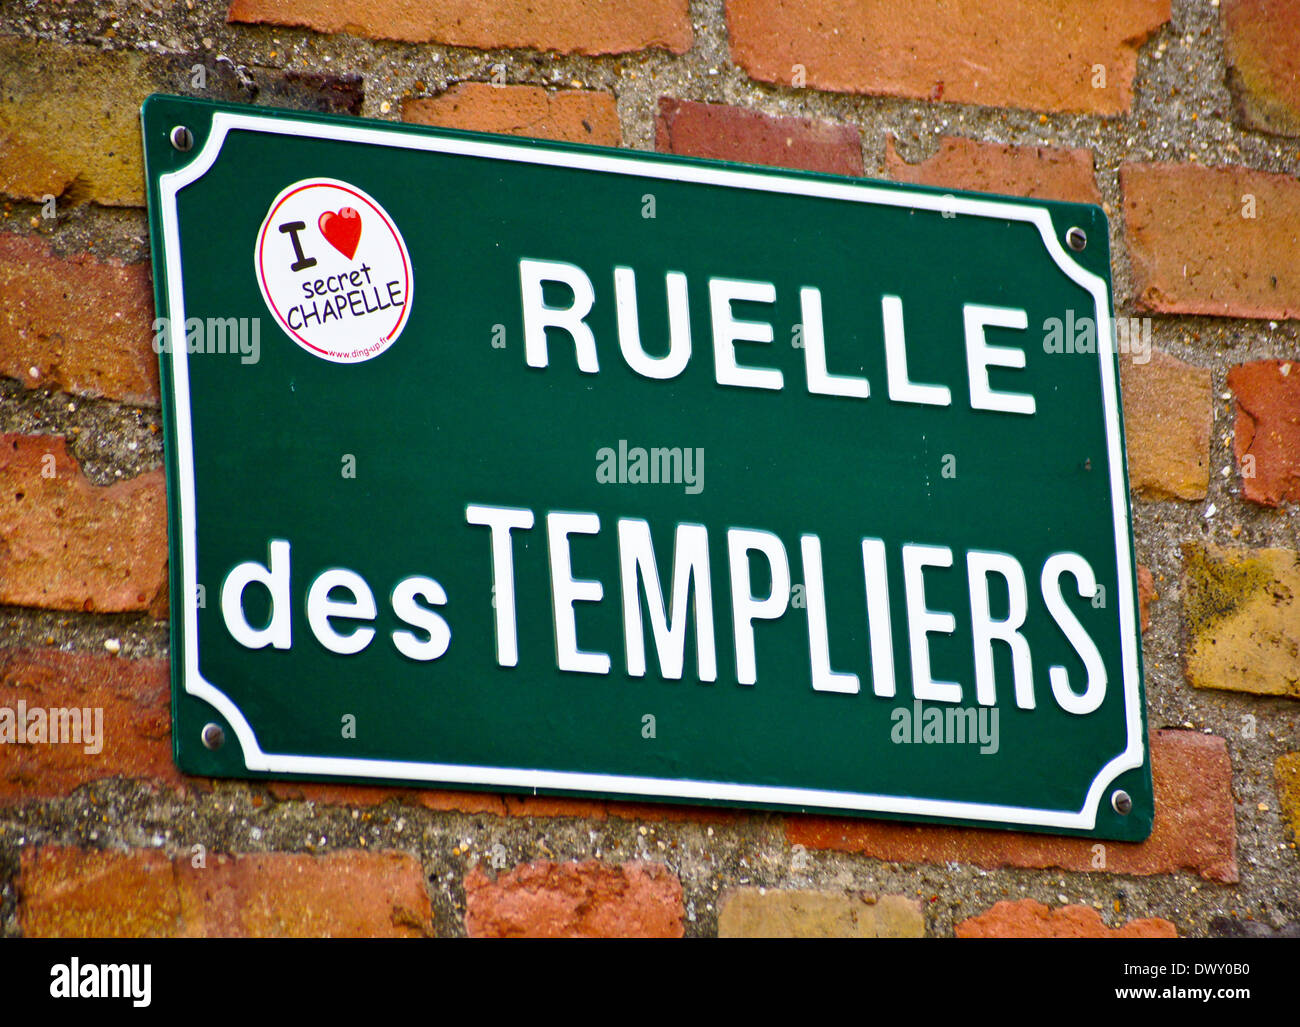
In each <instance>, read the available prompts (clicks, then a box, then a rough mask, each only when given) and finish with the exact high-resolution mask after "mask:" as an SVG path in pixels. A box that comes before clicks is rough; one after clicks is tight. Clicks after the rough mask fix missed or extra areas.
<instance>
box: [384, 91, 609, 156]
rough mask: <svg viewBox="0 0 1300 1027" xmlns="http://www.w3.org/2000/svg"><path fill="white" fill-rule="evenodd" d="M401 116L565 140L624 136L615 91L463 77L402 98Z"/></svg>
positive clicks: (449, 125)
mask: <svg viewBox="0 0 1300 1027" xmlns="http://www.w3.org/2000/svg"><path fill="white" fill-rule="evenodd" d="M402 120H403V121H410V122H413V123H415V124H417V125H441V126H442V127H443V128H464V129H471V130H473V131H478V132H499V133H503V134H505V135H513V136H532V137H533V138H536V139H558V140H560V141H562V142H567V143H595V144H597V145H599V146H618V145H620V144H621V143H622V142H623V132H622V129H621V128H620V127H619V122H618V108H617V106H616V105H615V103H614V96H613V94H612V93H602V92H599V91H596V90H590V89H559V90H556V91H554V92H548V91H547V90H545V89H543V88H542V87H541V86H494V85H489V84H488V83H486V82H461V83H458V84H457V85H454V86H452V87H451V88H450V89H448V90H447V91H446V92H445V93H442V94H441V95H439V96H428V97H416V98H413V99H406V100H403V101H402Z"/></svg>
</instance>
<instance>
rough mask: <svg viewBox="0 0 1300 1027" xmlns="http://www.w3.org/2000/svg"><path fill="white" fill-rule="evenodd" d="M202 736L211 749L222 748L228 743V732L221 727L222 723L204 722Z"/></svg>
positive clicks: (204, 742)
mask: <svg viewBox="0 0 1300 1027" xmlns="http://www.w3.org/2000/svg"><path fill="white" fill-rule="evenodd" d="M200 737H201V738H202V739H203V744H204V745H206V746H207V747H208V748H209V749H220V748H221V747H222V746H223V745H225V744H226V732H225V731H223V730H222V729H221V725H220V724H204V725H203V733H202V735H201V736H200Z"/></svg>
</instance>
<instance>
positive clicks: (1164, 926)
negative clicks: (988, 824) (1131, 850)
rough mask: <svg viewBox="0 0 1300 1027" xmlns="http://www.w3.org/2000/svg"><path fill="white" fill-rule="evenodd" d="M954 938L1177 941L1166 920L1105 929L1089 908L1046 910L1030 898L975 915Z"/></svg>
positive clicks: (1174, 928)
mask: <svg viewBox="0 0 1300 1027" xmlns="http://www.w3.org/2000/svg"><path fill="white" fill-rule="evenodd" d="M957 937H958V938H1177V937H1178V928H1176V927H1175V926H1174V925H1173V924H1172V923H1170V922H1169V921H1168V920H1161V919H1159V918H1151V919H1147V920H1130V921H1129V922H1128V923H1126V924H1124V925H1123V926H1122V927H1107V926H1106V923H1105V921H1103V920H1102V918H1101V914H1100V913H1098V912H1097V911H1096V910H1095V909H1093V908H1092V907H1091V906H1062V907H1060V908H1059V909H1049V908H1048V907H1047V906H1044V905H1043V904H1042V903H1041V902H1035V901H1034V900H1033V899H1021V900H1020V901H1019V902H999V903H997V904H996V905H994V906H993V908H992V909H990V910H988V911H987V912H985V913H981V914H980V915H979V916H973V917H970V918H969V919H967V920H963V921H962V922H961V923H959V924H958V925H957Z"/></svg>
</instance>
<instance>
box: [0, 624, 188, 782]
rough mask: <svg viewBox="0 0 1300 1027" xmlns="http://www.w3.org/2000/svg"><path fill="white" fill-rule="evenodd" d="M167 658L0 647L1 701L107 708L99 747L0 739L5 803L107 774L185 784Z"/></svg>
mask: <svg viewBox="0 0 1300 1027" xmlns="http://www.w3.org/2000/svg"><path fill="white" fill-rule="evenodd" d="M170 696H171V693H170V677H169V674H168V664H167V661H166V660H157V659H143V660H128V659H125V658H122V657H116V656H109V655H107V654H101V653H77V652H72V653H65V652H59V651H57V650H53V649H0V706H3V707H6V708H8V709H12V710H16V709H17V706H18V701H19V700H20V699H21V700H24V701H25V702H26V703H27V708H28V709H34V708H37V707H40V708H43V709H47V710H48V709H51V708H56V709H57V708H71V707H77V708H79V709H85V708H90V709H92V710H94V709H102V710H103V728H102V734H101V737H100V742H101V744H102V748H101V750H100V751H99V752H98V753H88V752H86V751H85V748H84V745H73V744H68V743H59V744H57V745H52V744H48V743H46V744H38V743H28V744H23V745H18V744H16V743H15V744H5V745H0V806H3V805H6V804H11V803H21V802H25V801H27V800H29V799H37V798H40V799H45V798H58V797H60V796H63V795H66V794H68V793H69V792H71V791H72V790H73V789H74V788H77V787H79V786H81V785H83V784H86V783H88V782H90V781H98V780H100V779H102V778H110V777H127V778H146V779H149V780H152V781H156V782H162V783H165V784H168V785H180V784H181V782H182V780H183V779H182V778H181V775H180V773H179V772H178V771H177V770H176V767H175V765H174V764H173V763H172V755H171V709H170Z"/></svg>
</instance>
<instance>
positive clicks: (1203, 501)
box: [0, 0, 1300, 937]
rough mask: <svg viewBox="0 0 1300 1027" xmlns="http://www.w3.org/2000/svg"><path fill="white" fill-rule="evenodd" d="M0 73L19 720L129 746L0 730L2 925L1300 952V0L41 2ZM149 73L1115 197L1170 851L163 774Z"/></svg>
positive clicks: (8, 7) (7, 670) (1150, 682)
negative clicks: (1207, 945) (854, 939)
mask: <svg viewBox="0 0 1300 1027" xmlns="http://www.w3.org/2000/svg"><path fill="white" fill-rule="evenodd" d="M200 68H201V69H202V71H201V73H200V72H199V70H198V69H200ZM0 79H2V80H3V88H2V89H0V194H3V201H2V202H3V210H2V211H0V215H2V217H0V604H3V606H2V608H0V646H3V648H0V705H5V706H11V707H12V706H14V705H15V704H16V702H17V701H18V700H19V699H24V700H25V701H27V702H28V703H29V704H30V705H36V704H40V705H45V706H73V705H77V706H92V707H99V708H102V709H103V710H104V736H105V739H106V741H105V744H104V746H103V749H102V751H100V752H98V753H95V754H86V753H84V752H82V751H81V750H80V749H76V748H74V747H69V746H57V747H56V746H44V747H38V746H30V745H29V746H18V745H5V746H3V747H0V934H4V935H20V934H21V935H29V936H36V935H83V934H96V935H98V934H104V935H132V934H150V935H212V934H222V935H225V934H237V935H296V934H362V935H421V934H436V935H475V936H482V935H528V934H550V935H555V934H561V935H568V934H579V935H606V934H620V935H622V934H637V935H667V936H681V935H713V934H722V935H745V934H756V933H802V934H844V935H918V934H929V935H939V936H951V935H957V936H960V937H970V936H984V935H1006V934H1030V935H1133V934H1137V935H1170V934H1175V933H1177V934H1178V935H1182V936H1195V935H1207V934H1256V933H1272V932H1277V931H1282V932H1287V931H1289V932H1292V933H1296V932H1300V873H1297V871H1298V870H1300V855H1298V854H1297V851H1296V843H1297V833H1298V832H1300V751H1297V750H1300V737H1298V736H1297V733H1296V730H1295V724H1296V719H1297V712H1298V710H1300V707H1297V705H1296V703H1297V699H1300V537H1298V536H1300V532H1298V530H1297V529H1298V528H1300V513H1298V512H1297V504H1300V260H1298V259H1297V253H1300V177H1298V176H1300V0H1194V2H1192V0H1188V2H1184V0H1175V2H1173V3H1172V5H1171V3H1170V0H1060V2H1058V3H1055V4H1050V5H1045V4H1041V3H1038V2H1036V0H1000V2H996V3H995V2H991V0H950V2H947V3H942V4H940V3H931V2H917V3H914V4H912V5H899V4H897V3H895V2H893V0H862V2H860V3H856V4H851V5H850V4H843V3H839V2H831V0H805V2H802V3H798V4H796V3H790V2H785V0H696V2H691V3H689V5H688V3H687V0H628V2H626V3H619V4H612V3H605V4H592V3H589V2H584V0H529V2H527V3H525V2H523V0H479V2H470V0H437V2H429V3H423V4H409V3H401V2H398V0H296V2H291V0H234V2H233V3H231V4H230V5H229V6H228V7H227V6H226V5H225V4H223V3H211V2H205V0H184V2H176V3H173V4H159V5H153V4H140V5H136V4H131V5H126V4H116V3H107V2H100V0H78V2H74V3H69V4H60V5H49V4H35V3H17V2H15V3H6V4H3V5H0ZM153 91H165V92H177V93H190V94H200V95H205V96H210V97H221V98H231V99H239V100H244V101H248V102H255V103H267V104H274V105H278V106H288V107H294V108H303V109H312V110H325V111H334V112H340V113H348V114H360V115H365V116H368V117H376V118H387V119H391V120H397V119H406V120H409V121H412V122H419V123H423V124H437V125H453V126H457V127H466V128H477V129H484V130H488V131H494V132H508V133H516V134H523V135H537V136H544V137H548V138H555V139H567V140H580V141H589V142H594V143H600V144H604V145H610V146H617V145H622V146H628V147H635V148H639V149H647V150H653V149H659V150H664V151H670V152H674V153H685V154H696V155H702V156H708V157H721V158H729V159H734V160H743V161H754V162H760V163H765V164H777V165H786V166H791V167H801V168H813V169H818V170H823V171H831V172H836V173H840V174H848V175H867V176H873V177H881V178H888V179H893V180H897V181H908V182H922V183H929V184H936V185H940V186H945V187H952V188H958V187H961V188H972V189H980V190H989V191H997V192H1004V193H1013V194H1022V195H1029V196H1041V197H1048V198H1060V199H1069V200H1079V201H1084V202H1092V203H1100V204H1101V205H1102V206H1103V207H1104V208H1105V209H1106V211H1107V213H1108V214H1109V216H1110V224H1111V233H1112V237H1111V240H1110V243H1111V251H1112V253H1113V254H1114V280H1115V288H1116V304H1117V308H1118V312H1119V314H1120V315H1122V316H1126V317H1136V318H1149V322H1148V323H1149V325H1150V328H1151V337H1152V341H1153V344H1154V347H1155V350H1156V353H1155V354H1154V355H1153V356H1152V358H1151V359H1150V360H1149V361H1146V362H1143V363H1136V362H1132V361H1127V362H1126V363H1125V366H1124V367H1123V386H1124V407H1125V417H1126V429H1127V435H1128V446H1129V460H1130V465H1131V478H1132V481H1131V484H1132V488H1133V492H1134V496H1135V522H1136V532H1137V549H1138V558H1139V561H1140V563H1141V564H1142V565H1143V572H1142V594H1143V600H1144V603H1143V607H1144V609H1143V621H1144V625H1145V634H1144V643H1143V644H1144V648H1145V656H1146V667H1147V674H1148V677H1147V694H1148V702H1149V717H1150V723H1151V729H1152V758H1153V764H1154V775H1155V787H1156V801H1157V817H1156V827H1155V832H1154V834H1153V835H1152V837H1151V839H1150V840H1149V841H1147V842H1145V843H1143V844H1140V845H1123V844H1115V843H1108V844H1106V845H1105V846H1097V845H1094V844H1093V843H1090V842H1088V841H1083V840H1078V839H1060V838H1051V837H1047V836H1041V835H1027V834H1017V833H1008V832H999V831H965V830H955V829H950V828H938V827H917V826H906V825H899V824H885V823H879V822H869V821H860V820H852V819H839V818H827V817H799V816H779V815H770V814H760V813H749V812H733V811H725V810H698V809H686V808H674V807H662V806H654V805H636V804H625V803H613V802H604V801H569V800H551V799H523V798H516V797H502V796H499V795H491V794H468V793H453V792H444V791H428V790H419V789H410V790H402V789H380V788H362V787H350V786H323V785H301V784H246V783H236V782H214V781H207V780H201V779H193V778H183V777H182V776H181V775H179V773H178V772H177V771H176V770H175V768H174V767H173V765H172V762H171V759H170V739H169V726H170V715H169V710H168V683H167V681H168V676H167V671H168V665H167V659H168V636H167V624H166V622H165V619H166V617H167V602H166V600H167V596H166V585H165V571H166V557H167V554H166V531H165V527H166V526H165V502H164V487H163V478H162V472H161V470H160V467H161V459H162V453H161V443H160V432H159V409H158V403H159V394H158V378H157V368H156V362H155V358H154V355H153V353H152V350H151V347H150V342H151V339H152V335H151V333H150V331H149V324H150V321H151V319H152V300H151V295H152V294H151V284H150V281H149V270H148V264H147V259H148V243H147V231H146V224H145V215H144V210H143V208H142V204H143V183H142V170H141V156H140V141H139V130H138V122H137V118H138V110H139V104H140V101H141V100H142V99H143V97H144V96H145V95H147V94H148V93H150V92H153Z"/></svg>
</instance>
